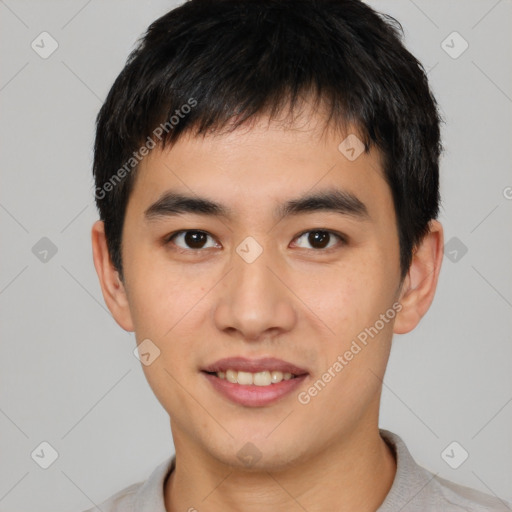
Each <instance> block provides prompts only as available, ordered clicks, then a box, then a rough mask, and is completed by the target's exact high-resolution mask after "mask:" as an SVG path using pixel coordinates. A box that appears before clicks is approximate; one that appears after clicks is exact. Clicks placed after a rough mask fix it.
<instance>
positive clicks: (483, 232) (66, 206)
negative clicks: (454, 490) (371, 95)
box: [0, 0, 512, 512]
mask: <svg viewBox="0 0 512 512" xmlns="http://www.w3.org/2000/svg"><path fill="white" fill-rule="evenodd" d="M371 4H372V5H373V6H374V7H376V8H377V9H379V10H381V11H383V12H387V13H389V14H391V15H393V16H395V17H396V18H397V19H398V20H399V21H400V22H401V23H402V25H403V27H404V29H405V35H406V39H405V42H406V44H407V46H408V48H409V49H410V50H411V51H412V52H413V53H414V54H415V55H416V56H417V57H418V58H419V59H420V60H421V62H422V63H423V64H424V66H425V68H426V69H427V70H429V77H430V80H431V83H432V87H433V90H434V93H435V94H436V95H437V98H438V100H439V102H440V105H441V109H442V112H443V115H444V117H445V119H446V125H445V126H444V127H443V136H444V143H445V146H446V153H445V155H444V157H443V160H442V167H441V171H442V189H441V191H442V196H443V208H442V213H441V216H440V220H441V222H442V223H443V225H444V227H445V236H446V239H445V241H446V242H448V243H449V244H451V245H448V247H447V251H446V252H445V258H444V263H443V269H442V271H441V277H440V283H439V288H438V292H437V296H436V299H435V301H434V304H433V306H432V308H431V310H430V311H429V312H428V314H427V315H426V316H425V318H424V319H423V321H422V322H421V324H420V326H419V327H418V328H417V329H416V330H415V331H414V332H412V333H410V334H407V335H405V336H396V337H395V341H394V347H393V350H392V356H391V362H390V366H389V368H388V372H387V374H386V378H385V381H384V392H383V400H382V415H381V426H382V427H384V428H388V429H390V430H392V431H394V432H396V433H398V434H399V435H401V436H402V438H403V439H404V440H405V441H406V443H407V444H408V446H409V448H410V450H411V452H412V454H413V456H414V457H415V458H416V460H417V461H418V462H419V463H420V464H422V465H424V466H425V467H427V468H428V469H429V470H431V471H433V472H434V473H438V474H439V475H440V476H442V477H445V478H449V479H451V480H454V481H456V482H459V483H462V484H464V485H469V486H471V487H475V488H477V489H480V490H483V491H485V492H487V493H493V494H497V495H499V496H500V497H502V498H505V499H508V500H512V485H511V484H512V468H511V460H512V439H511V436H510V432H512V429H511V427H512V403H511V402H512V385H511V383H512V371H511V370H512V344H511V343H510V342H511V325H510V319H511V308H512V291H511V290H512V287H511V281H512V279H511V277H512V276H511V274H512V270H511V265H510V255H511V252H512V251H511V249H512V247H511V245H512V230H511V229H510V220H511V211H512V200H511V199H510V198H511V197H512V188H510V187H512V176H511V173H510V162H511V161H512V159H511V152H512V151H511V146H512V144H511V142H512V138H511V131H512V130H511V110H512V98H511V97H512V80H511V74H512V73H511V67H510V62H509V58H510V57H509V52H510V47H511V46H512V41H511V33H512V30H511V20H512V4H511V2H510V1H505V0H503V1H496V0H489V1H487V0H486V1H483V0H482V1H472V2H469V1H450V2H446V1H435V2H434V1H420V0H415V1H412V0H402V1H391V0H390V1H373V2H371ZM174 5H177V3H176V2H167V1H152V2H149V1H134V0H131V1H126V0H125V1H122V2H121V1H119V0H118V1H101V2H100V1H99V0H92V1H85V0H79V1H78V0H77V1H75V0H73V1H69V0H68V1H66V2H64V1H46V2H43V1H40V2H36V1H34V0H32V1H23V0H5V1H0V39H1V46H0V48H1V61H2V62H1V68H0V69H1V71H0V73H1V74H0V108H1V126H0V130H1V138H0V140H1V141H2V146H1V160H0V162H1V175H2V182H1V183H2V186H1V189H0V226H1V234H2V240H3V243H2V259H1V266H0V308H1V329H0V333H1V340H2V342H1V357H0V450H1V451H0V454H1V455H0V460H1V466H0V511H9V512H12V511H30V512H33V511H34V510H38V511H52V512H60V511H71V510H83V509H85V508H88V507H92V506H93V504H97V503H99V502H101V501H103V500H104V499H106V498H107V497H108V496H110V495H112V494H113V493H114V492H117V491H118V490H120V489H121V488H123V487H125V486H127V485H129V484H131V483H134V482H136V481H140V480H144V479H146V478H147V477H148V476H149V474H150V472H151V471H152V470H153V469H154V468H155V467H156V465H157V464H159V463H160V462H161V461H163V460H164V459H165V458H167V457H168V456H169V455H170V454H171V453H172V452H173V445H172V439H171V436H170V428H169V422H168V417H167V414H166V413H165V411H164V410H163V409H162V407H161V406H160V404H159V403H158V402H157V400H156V398H155V397H154V396H153V394H152V392H151V390H150V388H149V386H148V384H147V382H146V380H145V378H144V375H143V372H142V369H141V366H140V362H139V361H138V360H137V359H136V358H135V357H134V355H133V349H134V348H135V338H134V335H133V334H132V333H126V332H125V331H123V330H122V329H121V328H120V327H118V326H117V324H116V323H115V322H114V321H113V319H112V317H111V315H110V313H109V312H108V311H107V310H106V307H105V305H104V303H103V299H102V296H101V292H100V288H99V284H98V281H97V277H96V274H95V270H94V267H93V263H92V256H91V245H90V228H91V225H92V223H93V222H94V220H96V218H97V214H96V210H95V207H94V203H93V182H92V177H91V159H92V144H93V133H94V132H93V130H94V119H95V116H96V113H97V111H98V109H99V107H100V106H101V103H102V100H103V99H104V98H105V96H106V94H107V92H108V90H109V88H110V86H111V84H112V82H113V80H114V78H115V77H116V75H117V74H118V73H119V71H120V70H121V69H122V67H123V64H124V61H125V59H126V57H127V56H128V53H129V51H130V50H131V49H132V48H133V44H134V42H135V40H136V39H137V38H138V37H139V36H140V35H141V33H142V32H143V31H144V30H145V29H146V27H147V26H148V24H149V23H150V22H151V21H153V20H154V19H155V18H156V17H158V16H160V15H162V14H164V13H165V12H166V11H167V10H169V9H170V8H171V7H173V6H174ZM43 31H47V32H48V33H50V34H51V36H52V37H53V38H54V39H55V40H56V41H57V42H58V45H59V46H58V49H57V50H56V51H55V52H54V53H53V54H52V55H51V56H49V57H48V58H46V59H43V58H41V57H40V55H39V54H38V53H36V51H34V50H33V49H32V47H31V43H32V41H34V40H35V41H36V43H38V41H39V43H38V44H39V46H43V43H41V42H40V40H41V37H40V36H39V34H41V32H43ZM454 31H457V32H458V33H459V34H460V35H461V36H462V37H463V38H464V40H466V41H467V43H468V44H469V47H468V49H467V50H466V51H465V52H464V53H462V54H461V55H460V56H458V58H453V57H452V56H450V55H448V53H446V51H445V50H444V49H443V47H442V42H443V41H445V40H446V41H447V42H445V43H444V45H445V47H446V45H448V46H449V47H450V46H451V47H452V48H451V49H449V51H451V52H452V54H453V53H454V52H455V53H458V52H459V51H460V50H461V49H462V48H463V46H462V45H463V41H462V40H461V39H459V38H458V36H455V38H454V37H453V36H451V38H448V39H446V38H447V36H449V35H450V34H451V33H452V32H454ZM45 41H46V42H45V43H44V47H45V49H46V50H48V48H50V42H49V40H45ZM507 187H508V188H507ZM43 237H47V238H48V239H50V240H51V242H52V243H53V244H54V245H55V247H56V248H57V252H56V254H54V255H52V252H51V251H50V252H48V253H47V254H45V253H44V252H41V251H44V250H45V248H46V249H48V247H47V246H45V244H48V242H47V241H43V242H39V241H40V239H41V238H43ZM452 238H453V240H451V239H452ZM38 242H39V245H36V244H37V243H38ZM34 246H36V249H34V250H33V247H34ZM464 247H466V248H467V253H465V254H463V252H464V251H463V249H464ZM448 251H449V252H450V253H451V254H450V257H448ZM454 251H455V252H454ZM34 253H35V254H34ZM44 257H46V261H44ZM41 258H43V261H41ZM452 260H454V261H452ZM43 441H46V442H48V443H49V444H50V445H51V446H52V447H53V448H54V449H55V450H56V451H57V452H58V458H57V459H56V460H55V462H54V463H53V464H52V465H51V466H50V467H49V468H48V469H42V468H41V467H40V466H39V465H38V464H37V463H36V462H35V460H34V459H37V457H36V456H34V459H33V458H32V456H31V454H32V453H33V452H34V450H36V449H37V450H36V452H39V453H40V450H41V448H40V443H42V442H43ZM452 441H457V442H458V443H459V444H460V446H461V447H463V449H465V450H466V451H467V452H468V453H469V458H468V459H467V460H466V461H465V462H464V463H463V464H462V465H460V467H458V469H452V468H451V467H450V466H449V465H448V464H447V463H446V462H445V460H443V458H442V456H441V453H442V452H443V451H444V450H445V448H446V447H447V446H448V445H449V444H450V443H452ZM48 453H49V450H48V449H46V451H45V454H46V455H45V456H47V454H48ZM448 453H449V454H450V455H451V462H452V464H453V461H455V462H457V461H458V460H459V461H460V458H461V454H462V453H463V452H462V451H461V448H459V447H458V446H456V447H455V449H454V451H453V452H451V451H450V450H448ZM40 460H42V458H40Z"/></svg>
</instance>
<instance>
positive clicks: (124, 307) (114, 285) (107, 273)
mask: <svg viewBox="0 0 512 512" xmlns="http://www.w3.org/2000/svg"><path fill="white" fill-rule="evenodd" d="M91 242H92V253H93V260H94V267H95V268H96V273H97V274H98V279H99V281H100V286H101V292H102V294H103V299H104V300H105V303H106V305H107V307H108V309H109V310H110V312H111V313H112V316H113V317H114V320H115V321H116V322H117V323H118V324H119V325H120V326H121V327H122V328H123V329H124V330H125V331H131V332H132V331H134V328H133V321H132V317H131V312H130V308H129V303H128V298H127V296H126V290H125V286H124V284H123V282H122V281H121V279H120V277H119V272H118V271H117V270H116V269H115V267H114V265H113V264H112V260H111V258H110V254H109V252H108V247H107V240H106V237H105V225H104V223H103V221H101V220H98V221H96V222H95V223H94V224H93V226H92V230H91Z"/></svg>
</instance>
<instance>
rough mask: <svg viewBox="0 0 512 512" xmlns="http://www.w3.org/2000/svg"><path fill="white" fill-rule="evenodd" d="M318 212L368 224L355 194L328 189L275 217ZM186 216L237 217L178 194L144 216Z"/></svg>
mask: <svg viewBox="0 0 512 512" xmlns="http://www.w3.org/2000/svg"><path fill="white" fill-rule="evenodd" d="M317 211H327V212H334V213H339V214H342V215H347V216H350V217H354V218H355V219H358V220H368V219H369V217H370V216H369V214H368V209H367V207H366V205H365V204H364V203H363V202H362V201H361V200H360V199H359V198H358V197H357V196H356V195H354V194H353V193H352V192H349V191H346V190H340V189H337V188H329V189H326V190H322V191H319V192H316V193H313V194H305V195H303V196H301V197H298V198H296V199H291V200H288V201H286V202H285V203H283V204H280V205H278V206H277V208H276V209H275V210H274V217H275V218H276V219H278V220H281V219H283V218H285V217H288V216H294V215H300V214H304V213H311V212H317ZM184 213H193V214H196V215H207V216H211V217H217V218H224V219H226V220H230V219H232V218H233V217H234V212H233V210H232V209H231V208H229V207H228V206H226V205H223V204H221V203H217V202H215V201H212V200H211V199H208V198H205V197H197V196H189V195H186V194H182V193H179V192H175V191H172V190H170V191H167V192H165V193H164V194H163V195H162V196H161V197H160V198H159V199H158V200H157V201H156V202H155V203H153V204H152V205H151V206H149V208H147V209H146V210H145V212H144V217H145V219H146V220H147V221H149V222H150V221H154V220H159V219H162V218H166V217H172V216H176V215H180V214H184Z"/></svg>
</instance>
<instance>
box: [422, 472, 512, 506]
mask: <svg viewBox="0 0 512 512" xmlns="http://www.w3.org/2000/svg"><path fill="white" fill-rule="evenodd" d="M424 471H426V470H424ZM430 474H431V473H430ZM433 487H435V491H436V492H435V495H437V496H439V500H440V501H439V503H440V504H443V505H444V506H452V507H453V510H464V511H467V512H502V511H503V512H505V511H509V512H510V511H511V510H512V504H510V503H507V502H506V501H505V500H502V499H500V498H498V497H496V496H491V495H489V494H486V493H483V492H480V491H477V490H476V489H472V488H470V487H465V486H463V485H459V484H456V483H455V482H452V481H450V480H446V479H444V478H441V477H439V476H434V475H433ZM450 510H451V509H450Z"/></svg>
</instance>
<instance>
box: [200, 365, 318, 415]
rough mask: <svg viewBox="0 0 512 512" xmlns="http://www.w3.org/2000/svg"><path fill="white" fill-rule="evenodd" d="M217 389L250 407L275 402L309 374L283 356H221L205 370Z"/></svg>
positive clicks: (203, 371) (232, 399)
mask: <svg viewBox="0 0 512 512" xmlns="http://www.w3.org/2000/svg"><path fill="white" fill-rule="evenodd" d="M201 372H202V373H203V374H204V375H205V377H206V378H207V380H208V381H209V382H210V384H211V385H212V386H213V388H214V390H215V391H217V392H219V393H220V394H221V395H222V396H223V397H225V398H227V399H228V400H230V401H231V402H235V403H237V404H239V405H244V406H247V407H258V406H263V405H268V404H271V403H273V402H275V401H277V400H278V399H280V398H282V397H284V396H285V395H288V394H289V393H291V391H293V390H294V389H295V388H297V387H298V386H299V385H300V384H301V383H302V382H303V381H304V379H305V378H306V377H307V376H308V375H309V373H308V371H307V370H305V369H303V368H300V367H298V366H296V365H294V364H291V363H288V362H286V361H283V360H281V359H275V358H263V359H246V358H242V357H235V358H227V359H221V360H219V361H217V362H215V363H213V364H211V365H209V366H207V367H205V368H203V369H202V370H201Z"/></svg>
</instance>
